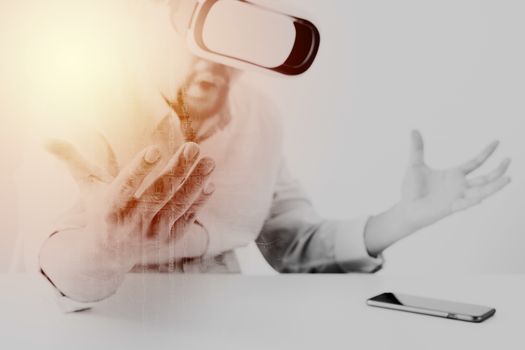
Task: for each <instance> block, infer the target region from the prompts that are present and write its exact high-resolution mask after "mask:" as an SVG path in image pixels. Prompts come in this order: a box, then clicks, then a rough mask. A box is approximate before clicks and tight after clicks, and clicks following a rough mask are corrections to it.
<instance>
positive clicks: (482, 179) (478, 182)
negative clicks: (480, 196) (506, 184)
mask: <svg viewBox="0 0 525 350" xmlns="http://www.w3.org/2000/svg"><path fill="white" fill-rule="evenodd" d="M509 166H510V159H509V158H507V159H505V160H504V161H502V162H501V164H500V165H499V166H498V167H497V168H496V169H494V170H493V171H491V172H490V173H488V174H487V175H484V176H478V177H476V178H474V179H472V180H468V181H467V184H468V186H469V187H477V186H484V185H486V184H488V183H490V182H493V181H495V180H497V179H499V178H500V177H502V176H503V175H505V173H506V172H507V169H508V168H509Z"/></svg>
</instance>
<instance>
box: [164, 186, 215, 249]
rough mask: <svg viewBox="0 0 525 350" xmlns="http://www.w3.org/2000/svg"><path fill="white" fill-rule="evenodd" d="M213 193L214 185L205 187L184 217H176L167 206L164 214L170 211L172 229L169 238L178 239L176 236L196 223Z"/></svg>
mask: <svg viewBox="0 0 525 350" xmlns="http://www.w3.org/2000/svg"><path fill="white" fill-rule="evenodd" d="M213 192H215V186H214V185H213V184H212V183H208V184H207V185H206V186H204V189H203V190H202V191H201V193H200V195H199V196H198V197H197V199H196V200H195V201H194V202H193V204H191V206H190V207H189V209H188V210H187V211H186V212H185V213H184V214H183V215H179V216H178V217H177V216H175V215H174V212H171V208H169V206H166V208H164V209H163V210H162V212H164V210H167V211H169V213H168V214H167V215H169V220H168V227H169V228H170V230H169V232H170V235H169V237H167V238H170V239H172V238H177V237H176V236H178V235H180V234H181V233H183V232H185V231H186V229H187V228H188V227H189V226H190V225H192V224H193V223H195V220H196V217H197V214H198V212H199V211H200V210H201V209H202V208H203V207H204V205H206V203H207V202H208V201H209V199H210V198H211V196H212V195H213ZM162 214H164V213H159V215H162ZM156 231H157V232H162V230H159V229H157V230H156Z"/></svg>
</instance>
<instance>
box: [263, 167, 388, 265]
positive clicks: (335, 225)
mask: <svg viewBox="0 0 525 350" xmlns="http://www.w3.org/2000/svg"><path fill="white" fill-rule="evenodd" d="M367 222H368V218H367V217H365V218H359V219H356V220H349V221H336V220H326V219H323V218H321V217H320V216H319V215H318V214H317V212H316V211H315V210H314V208H313V206H312V204H311V202H310V201H309V200H308V198H307V196H306V195H305V193H304V191H303V190H302V188H301V186H300V185H299V183H298V182H297V181H295V180H294V179H293V178H292V177H291V176H290V174H289V172H288V169H287V168H286V166H285V165H283V166H282V168H281V171H280V175H279V178H278V180H277V183H276V190H275V193H274V201H273V203H272V208H271V212H270V215H269V217H268V218H267V220H266V222H265V224H264V226H263V229H262V231H261V234H260V235H259V237H258V239H257V245H258V247H259V249H260V250H261V252H262V253H263V255H264V256H265V258H266V260H267V261H268V262H269V263H270V265H272V267H273V268H274V269H276V270H277V271H279V272H292V273H297V272H321V273H341V272H375V271H377V270H379V269H380V268H381V266H382V263H383V259H382V257H381V256H378V257H373V256H371V255H370V254H369V253H368V250H367V248H366V246H365V238H364V234H365V227H366V225H367Z"/></svg>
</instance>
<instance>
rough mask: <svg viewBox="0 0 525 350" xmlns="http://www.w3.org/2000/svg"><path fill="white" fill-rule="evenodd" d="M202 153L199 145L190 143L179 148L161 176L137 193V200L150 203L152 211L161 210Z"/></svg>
mask: <svg viewBox="0 0 525 350" xmlns="http://www.w3.org/2000/svg"><path fill="white" fill-rule="evenodd" d="M199 153H200V148H199V146H198V145H197V144H195V143H192V142H189V143H185V144H184V145H183V146H182V147H180V148H179V150H178V151H177V153H176V154H175V155H174V156H173V157H172V159H171V160H170V161H169V162H168V164H167V165H166V166H165V167H164V169H163V170H162V171H161V173H160V175H159V176H158V177H157V178H155V179H153V183H152V184H148V185H147V186H145V187H144V189H143V190H141V191H137V193H136V194H135V198H137V199H140V200H141V201H143V202H145V203H149V208H150V209H155V208H157V209H156V210H160V208H162V207H163V206H164V205H165V204H166V203H167V202H168V201H169V200H170V198H171V197H172V196H173V194H174V193H175V191H176V190H177V188H179V186H180V185H181V184H182V182H183V180H184V178H185V176H186V175H187V174H188V173H189V172H190V169H191V168H192V166H193V165H194V164H195V161H196V160H197V158H198V156H199Z"/></svg>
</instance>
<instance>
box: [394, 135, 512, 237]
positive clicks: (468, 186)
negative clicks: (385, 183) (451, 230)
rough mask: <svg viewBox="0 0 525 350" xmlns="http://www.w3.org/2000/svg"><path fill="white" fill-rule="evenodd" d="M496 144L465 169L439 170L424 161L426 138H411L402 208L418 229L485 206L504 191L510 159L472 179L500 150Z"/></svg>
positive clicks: (416, 136)
mask: <svg viewBox="0 0 525 350" xmlns="http://www.w3.org/2000/svg"><path fill="white" fill-rule="evenodd" d="M498 144H499V143H498V142H497V141H495V142H493V143H491V144H490V145H489V146H487V147H486V148H485V149H484V150H483V151H482V152H481V153H480V154H479V155H478V156H477V157H476V158H474V159H472V160H470V161H468V162H466V163H464V164H463V165H461V166H458V167H454V168H450V169H445V170H436V169H432V168H430V167H429V166H428V165H427V164H426V163H425V160H424V145H423V138H422V137H421V134H420V133H419V132H418V131H413V132H412V135H411V151H410V164H409V167H408V169H407V172H406V174H405V178H404V181H403V189H402V205H403V208H405V210H406V215H407V218H408V219H409V221H410V222H411V223H412V225H413V226H414V227H415V228H422V227H425V226H428V225H430V224H432V223H434V222H436V221H438V220H440V219H442V218H444V217H446V216H448V215H451V214H453V213H455V212H458V211H460V210H464V209H467V208H469V207H471V206H474V205H476V204H479V203H481V202H482V201H483V200H484V199H485V198H487V197H489V196H491V195H493V194H494V193H496V192H498V191H499V190H501V189H502V188H503V187H505V186H506V185H507V184H508V183H509V182H510V178H509V177H508V176H504V175H505V173H506V171H507V169H508V167H509V165H510V159H505V160H504V161H502V162H501V164H500V165H499V166H498V167H497V168H496V169H495V170H493V171H492V172H490V173H488V174H486V175H483V176H478V177H474V178H469V177H468V175H469V174H471V173H472V172H473V171H475V170H476V169H478V168H479V167H481V166H482V165H483V164H484V163H485V161H486V160H487V159H488V158H489V157H490V156H491V155H492V154H493V153H494V151H495V150H496V148H497V147H498Z"/></svg>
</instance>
